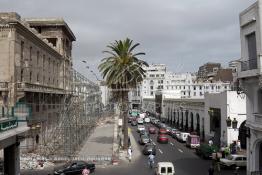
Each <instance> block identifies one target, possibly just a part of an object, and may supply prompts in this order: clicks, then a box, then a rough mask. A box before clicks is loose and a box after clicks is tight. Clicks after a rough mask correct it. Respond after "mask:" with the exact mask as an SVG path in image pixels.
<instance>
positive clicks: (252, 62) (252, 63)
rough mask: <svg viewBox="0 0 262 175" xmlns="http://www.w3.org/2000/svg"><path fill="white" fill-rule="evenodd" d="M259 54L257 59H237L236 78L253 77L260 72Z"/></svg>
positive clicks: (261, 72)
mask: <svg viewBox="0 0 262 175" xmlns="http://www.w3.org/2000/svg"><path fill="white" fill-rule="evenodd" d="M261 61H262V59H261V58H260V56H259V57H258V59H248V60H241V61H239V62H240V64H239V66H238V68H239V69H238V72H237V77H238V78H248V77H254V76H258V75H261V74H262V71H261V63H262V62H261Z"/></svg>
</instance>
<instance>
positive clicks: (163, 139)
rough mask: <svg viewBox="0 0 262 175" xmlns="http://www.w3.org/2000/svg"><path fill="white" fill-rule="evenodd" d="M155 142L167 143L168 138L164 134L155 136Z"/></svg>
mask: <svg viewBox="0 0 262 175" xmlns="http://www.w3.org/2000/svg"><path fill="white" fill-rule="evenodd" d="M157 142H159V143H168V137H167V135H165V134H159V135H158V136H157Z"/></svg>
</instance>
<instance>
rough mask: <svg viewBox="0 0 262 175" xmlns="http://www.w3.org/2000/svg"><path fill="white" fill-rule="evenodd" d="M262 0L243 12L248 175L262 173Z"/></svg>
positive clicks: (240, 82)
mask: <svg viewBox="0 0 262 175" xmlns="http://www.w3.org/2000/svg"><path fill="white" fill-rule="evenodd" d="M261 15H262V1H261V0H258V1H257V2H256V3H254V4H253V5H251V6H250V7H248V8H247V9H245V10H244V11H243V12H241V13H240V18H239V19H240V37H241V59H240V60H239V67H238V72H237V78H238V85H239V88H240V90H241V91H242V92H243V93H245V94H246V95H247V122H246V126H247V127H248V129H247V160H248V163H247V174H251V173H252V172H257V171H259V172H260V173H261V172H262V56H261V55H262V38H261V34H262V33H261V30H262V26H261V23H262V18H261Z"/></svg>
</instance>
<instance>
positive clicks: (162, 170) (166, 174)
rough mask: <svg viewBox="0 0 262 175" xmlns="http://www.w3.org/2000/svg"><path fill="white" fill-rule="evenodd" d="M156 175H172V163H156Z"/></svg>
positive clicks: (173, 169) (173, 170)
mask: <svg viewBox="0 0 262 175" xmlns="http://www.w3.org/2000/svg"><path fill="white" fill-rule="evenodd" d="M155 174H156V175H174V174H175V168H174V165H173V163H172V162H158V163H157V165H156V169H155Z"/></svg>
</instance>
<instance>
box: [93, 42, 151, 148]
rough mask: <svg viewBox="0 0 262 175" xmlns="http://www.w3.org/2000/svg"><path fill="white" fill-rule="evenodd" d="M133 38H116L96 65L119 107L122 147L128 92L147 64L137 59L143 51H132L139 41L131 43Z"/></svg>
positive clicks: (126, 141) (141, 75)
mask: <svg viewBox="0 0 262 175" xmlns="http://www.w3.org/2000/svg"><path fill="white" fill-rule="evenodd" d="M132 43H133V40H130V39H129V38H126V39H125V40H116V41H115V42H114V43H111V44H110V45H108V46H107V48H108V49H109V50H107V51H103V53H105V54H107V55H108V56H107V57H106V58H104V59H102V60H101V62H102V63H101V64H100V65H99V66H98V69H99V71H100V72H101V74H102V76H103V78H104V79H105V81H106V84H107V86H108V87H109V88H111V90H112V92H113V96H114V98H115V99H116V100H117V102H118V104H119V106H120V107H121V115H122V116H123V119H124V122H123V128H124V149H127V147H128V128H127V114H128V92H129V91H130V90H131V89H132V88H135V87H136V86H137V85H138V83H140V82H141V81H143V78H144V76H145V70H144V69H143V67H144V66H148V64H147V63H146V62H145V61H143V60H140V59H138V56H141V55H145V53H144V52H138V53H133V51H134V49H135V48H136V47H137V46H139V45H140V44H139V43H136V44H134V45H133V44H132Z"/></svg>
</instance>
